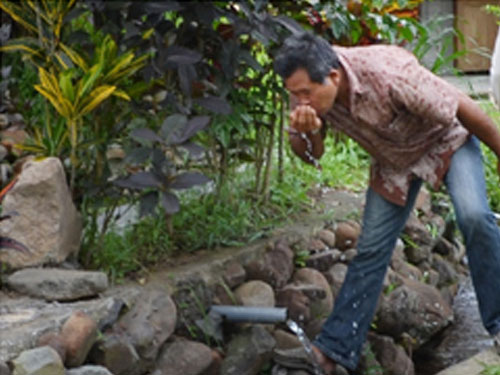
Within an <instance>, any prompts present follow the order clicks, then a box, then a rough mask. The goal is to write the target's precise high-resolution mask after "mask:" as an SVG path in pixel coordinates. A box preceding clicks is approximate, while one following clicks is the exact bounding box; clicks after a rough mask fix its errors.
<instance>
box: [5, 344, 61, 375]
mask: <svg viewBox="0 0 500 375" xmlns="http://www.w3.org/2000/svg"><path fill="white" fill-rule="evenodd" d="M12 366H13V368H14V371H13V373H12V375H64V372H65V371H64V365H63V363H62V361H61V358H59V355H58V354H57V352H56V351H55V350H54V349H52V348H51V347H48V346H43V347H40V348H36V349H31V350H26V351H24V352H22V353H21V354H20V355H19V357H17V358H16V359H14V360H13V361H12Z"/></svg>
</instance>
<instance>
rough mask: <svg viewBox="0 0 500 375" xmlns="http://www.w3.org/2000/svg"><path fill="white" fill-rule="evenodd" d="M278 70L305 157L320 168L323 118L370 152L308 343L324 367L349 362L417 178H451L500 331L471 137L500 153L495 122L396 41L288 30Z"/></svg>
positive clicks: (494, 331) (498, 285) (488, 223)
mask: <svg viewBox="0 0 500 375" xmlns="http://www.w3.org/2000/svg"><path fill="white" fill-rule="evenodd" d="M275 70H276V72H277V73H278V74H279V75H280V76H281V77H282V78H283V79H284V82H285V86H286V88H287V90H288V91H289V92H290V94H291V102H292V112H291V114H290V144H291V147H292V149H293V151H294V152H295V153H296V154H297V155H298V156H299V157H300V158H301V159H302V160H304V161H305V162H307V163H310V164H313V165H316V166H317V167H318V168H319V162H318V159H319V158H320V157H321V155H322V154H323V152H324V147H323V138H324V136H325V129H326V127H327V126H328V125H330V126H332V127H334V128H336V129H338V130H341V131H343V132H344V133H346V134H347V135H348V136H350V137H352V138H353V139H355V140H356V141H357V142H359V144H360V145H361V146H363V147H364V148H365V149H366V150H367V151H368V152H369V153H370V154H371V156H372V157H373V163H372V167H371V171H370V172H371V173H370V186H369V188H368V191H367V195H366V205H365V209H364V216H363V225H362V233H361V236H360V238H359V240H358V246H357V251H358V255H357V256H356V257H355V259H354V260H353V261H352V262H351V263H350V264H349V268H348V272H347V275H346V278H345V281H344V284H343V286H342V288H341V291H340V292H339V295H338V297H337V300H336V301H335V307H334V310H333V312H332V313H331V315H330V316H329V317H328V319H327V321H326V322H325V324H324V325H323V327H322V330H321V332H320V334H319V335H318V336H317V337H316V339H315V340H314V342H313V351H314V353H315V357H316V359H317V361H318V362H319V364H320V366H321V367H322V368H323V370H324V371H325V372H326V373H327V374H328V373H334V371H335V367H336V365H335V364H336V363H338V364H341V365H342V366H343V367H346V368H348V369H351V370H353V369H355V368H356V365H357V363H358V360H359V356H360V352H361V348H362V345H363V343H364V341H365V338H366V335H367V332H368V330H369V327H370V324H371V321H372V318H373V315H374V313H375V308H376V304H377V300H378V297H379V294H380V292H381V289H382V283H383V279H384V276H385V273H386V271H387V267H388V264H389V262H390V259H391V255H392V250H393V249H394V246H395V243H396V240H397V238H398V237H399V235H400V233H401V231H402V230H403V228H404V225H405V222H406V220H407V218H408V216H409V214H410V213H411V211H412V207H413V204H414V202H415V199H416V197H417V194H418V191H419V188H420V186H421V184H422V182H423V181H426V182H428V183H430V184H431V185H432V186H433V187H435V188H437V187H438V186H439V185H440V183H441V182H444V183H445V185H446V187H447V189H448V192H449V194H450V196H451V199H452V202H453V205H454V207H455V212H456V218H457V222H458V225H459V228H460V230H461V231H462V233H463V235H464V239H465V245H466V248H467V255H468V260H469V264H470V271H471V276H472V280H473V283H474V287H475V291H476V294H477V297H478V301H479V307H480V312H481V317H482V321H483V324H484V326H485V328H486V329H487V330H488V332H489V333H490V334H491V335H492V336H494V337H495V336H496V339H498V338H500V294H499V293H498V291H499V290H500V230H499V228H498V226H497V224H496V221H495V218H494V215H493V213H492V212H491V210H490V208H489V207H488V203H487V197H486V188H485V179H484V173H483V169H482V159H481V152H480V149H479V141H478V139H479V140H481V141H483V142H484V143H485V144H486V145H488V146H489V147H490V148H491V150H493V152H494V153H495V154H496V155H497V156H498V158H499V160H500V133H499V131H498V129H497V128H496V126H495V124H494V123H493V121H492V120H491V119H490V118H489V117H488V116H487V115H486V114H485V113H484V112H483V111H482V110H481V109H480V108H479V107H478V106H477V105H476V103H475V102H474V101H473V100H471V99H470V98H469V97H468V96H467V95H465V94H463V93H461V92H459V91H458V90H457V89H455V88H454V87H453V86H451V85H449V84H448V83H447V82H445V81H443V80H442V79H440V78H439V77H437V76H435V75H434V74H432V73H431V72H430V71H428V70H426V69H425V68H424V67H422V66H421V65H419V63H418V61H417V60H416V58H415V57H414V56H413V55H412V54H411V53H409V52H407V51H406V50H404V49H402V48H399V47H396V46H380V45H378V46H368V47H351V48H342V47H335V48H332V47H331V46H330V45H329V44H328V43H327V42H326V41H325V40H324V39H322V38H320V37H317V36H314V35H312V34H310V33H304V34H301V35H297V36H292V37H290V38H288V39H287V40H286V41H285V43H284V45H283V47H282V48H281V50H280V51H279V53H278V54H277V56H276V58H275ZM498 172H499V174H500V161H499V163H498ZM275 359H276V361H277V362H278V361H279V356H277V357H276V358H275ZM283 364H286V365H289V364H293V361H288V362H287V361H283ZM298 367H299V366H298Z"/></svg>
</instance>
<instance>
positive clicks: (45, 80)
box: [38, 68, 59, 96]
mask: <svg viewBox="0 0 500 375" xmlns="http://www.w3.org/2000/svg"><path fill="white" fill-rule="evenodd" d="M38 76H39V78H40V83H41V84H42V86H43V87H44V88H45V89H46V90H48V91H50V92H52V94H54V95H55V96H57V95H58V92H59V85H58V83H57V78H56V77H55V76H54V75H53V74H51V73H49V72H47V71H46V70H45V69H44V68H39V69H38Z"/></svg>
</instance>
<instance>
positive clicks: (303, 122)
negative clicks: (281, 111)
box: [290, 105, 321, 133]
mask: <svg viewBox="0 0 500 375" xmlns="http://www.w3.org/2000/svg"><path fill="white" fill-rule="evenodd" d="M290 127H292V128H293V129H295V130H296V131H298V132H301V133H306V132H310V131H313V130H318V129H320V128H321V119H320V118H319V117H318V115H317V114H316V111H315V110H314V108H313V107H311V106H309V105H299V106H298V107H296V108H295V109H294V110H293V111H292V112H291V113H290Z"/></svg>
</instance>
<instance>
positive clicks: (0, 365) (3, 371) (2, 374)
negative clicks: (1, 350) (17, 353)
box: [0, 362, 11, 375]
mask: <svg viewBox="0 0 500 375" xmlns="http://www.w3.org/2000/svg"><path fill="white" fill-rule="evenodd" d="M10 374H11V372H10V368H9V366H7V363H5V362H0V375H10Z"/></svg>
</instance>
